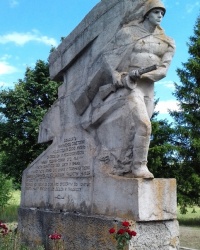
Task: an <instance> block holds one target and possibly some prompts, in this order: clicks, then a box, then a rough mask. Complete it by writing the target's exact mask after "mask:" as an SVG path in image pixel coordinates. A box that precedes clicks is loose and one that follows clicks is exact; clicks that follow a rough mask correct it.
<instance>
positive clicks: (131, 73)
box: [129, 70, 140, 82]
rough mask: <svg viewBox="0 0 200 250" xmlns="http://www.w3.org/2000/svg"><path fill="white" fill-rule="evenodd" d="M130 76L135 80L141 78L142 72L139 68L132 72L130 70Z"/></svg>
mask: <svg viewBox="0 0 200 250" xmlns="http://www.w3.org/2000/svg"><path fill="white" fill-rule="evenodd" d="M129 77H130V79H131V80H132V81H134V82H135V81H137V79H139V78H140V73H139V71H138V70H132V71H131V72H129Z"/></svg>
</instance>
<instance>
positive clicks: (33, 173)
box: [26, 137, 92, 192]
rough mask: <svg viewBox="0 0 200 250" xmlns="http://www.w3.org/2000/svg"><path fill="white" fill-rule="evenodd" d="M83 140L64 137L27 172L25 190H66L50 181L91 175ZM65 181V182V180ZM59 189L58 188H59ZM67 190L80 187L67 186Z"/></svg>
mask: <svg viewBox="0 0 200 250" xmlns="http://www.w3.org/2000/svg"><path fill="white" fill-rule="evenodd" d="M87 156H88V148H87V145H86V142H85V140H78V139H77V137H70V138H65V139H64V140H63V142H62V143H61V144H59V145H58V146H57V148H56V149H54V150H53V151H51V152H50V153H49V154H48V155H46V156H44V157H43V159H42V160H41V161H40V162H39V163H38V164H37V165H35V166H34V168H33V169H32V170H30V171H29V173H28V174H27V176H26V177H27V182H26V190H41V191H47V190H48V191H66V189H65V187H64V186H62V183H60V184H61V185H58V186H57V185H56V184H57V183H55V184H54V182H52V179H54V178H67V177H69V178H89V177H91V176H92V171H91V162H89V160H88V157H87ZM66 183H67V182H66ZM59 189H60V190H59ZM67 190H68V191H76V192H77V191H80V190H81V186H80V187H75V186H73V187H72V186H70V185H69V186H68V188H67Z"/></svg>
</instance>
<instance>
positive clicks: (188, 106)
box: [171, 17, 200, 208]
mask: <svg viewBox="0 0 200 250" xmlns="http://www.w3.org/2000/svg"><path fill="white" fill-rule="evenodd" d="M188 48H189V54H190V57H189V59H188V61H187V62H186V63H182V66H183V68H182V69H180V68H178V69H177V74H178V76H179V77H180V81H181V84H175V92H174V95H175V97H176V98H177V100H178V101H179V105H180V111H174V112H171V116H172V117H173V118H174V120H175V128H176V135H175V141H176V145H177V146H178V149H179V150H178V168H179V176H177V178H178V179H177V181H178V190H179V202H180V203H181V205H182V207H183V208H186V207H187V205H191V206H194V205H199V206H200V136H199V135H200V17H198V19H197V22H196V24H195V27H194V35H193V36H191V37H190V38H189V43H188Z"/></svg>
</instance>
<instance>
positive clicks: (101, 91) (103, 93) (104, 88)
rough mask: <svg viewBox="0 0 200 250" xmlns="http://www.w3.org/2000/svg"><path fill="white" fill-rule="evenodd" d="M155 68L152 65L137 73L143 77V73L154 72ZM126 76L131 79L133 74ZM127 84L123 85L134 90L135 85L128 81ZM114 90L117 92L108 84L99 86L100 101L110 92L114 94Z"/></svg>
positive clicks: (155, 66)
mask: <svg viewBox="0 0 200 250" xmlns="http://www.w3.org/2000/svg"><path fill="white" fill-rule="evenodd" d="M157 68H158V66H157V65H156V64H154V65H152V66H150V67H147V68H143V69H139V70H138V73H139V75H140V76H141V75H143V74H145V73H148V72H150V71H153V70H156V69H157ZM127 76H129V78H130V79H132V78H134V77H135V74H133V73H132V71H131V72H129V74H127ZM125 77H126V76H125ZM125 77H124V78H123V79H124V80H125ZM123 79H122V82H123ZM128 82H129V83H126V84H124V85H126V86H127V87H128V88H129V89H134V87H135V83H132V82H130V81H128ZM116 90H117V87H116V86H115V85H114V84H112V83H108V84H106V85H104V86H101V87H100V88H99V94H100V97H101V99H102V100H105V99H106V98H107V97H108V96H109V95H110V94H111V93H112V92H116Z"/></svg>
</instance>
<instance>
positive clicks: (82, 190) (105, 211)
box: [19, 0, 179, 250]
mask: <svg viewBox="0 0 200 250" xmlns="http://www.w3.org/2000/svg"><path fill="white" fill-rule="evenodd" d="M165 12H166V9H165V7H164V5H163V3H162V2H160V0H134V1H133V0H102V1H100V2H99V3H98V4H97V5H96V6H95V7H94V8H93V9H92V10H91V12H90V13H89V14H88V15H87V16H86V17H85V18H84V19H83V21H82V22H81V23H80V24H79V25H78V26H77V27H76V28H75V30H74V31H72V33H71V34H70V35H69V36H68V37H66V38H65V39H64V41H62V43H61V44H60V45H59V46H58V48H56V50H55V51H54V52H53V53H52V54H51V55H50V57H49V63H50V76H51V78H52V79H54V80H59V81H63V84H62V85H61V86H60V87H59V89H58V100H57V101H56V102H55V103H54V104H53V105H52V107H51V108H50V110H49V111H48V112H47V114H46V115H45V116H44V118H43V121H42V123H41V125H40V131H39V137H38V142H39V143H44V142H52V143H51V145H50V146H49V147H48V148H47V150H46V151H44V152H43V153H42V154H41V155H40V156H39V157H38V158H37V159H35V160H34V161H33V162H32V163H31V164H30V166H29V167H28V168H27V169H26V170H25V171H24V174H23V180H22V199H21V205H20V209H19V231H20V232H21V233H22V240H23V241H24V242H25V243H26V244H27V245H29V246H31V247H32V248H33V249H34V247H35V246H36V245H37V244H44V245H45V247H46V249H51V246H50V245H49V242H47V241H46V236H47V235H48V234H51V233H52V232H53V231H55V229H56V230H59V233H61V234H62V235H63V237H64V241H65V242H66V248H67V247H69V246H70V249H71V250H76V249H77V250H80V249H84V250H94V249H102V250H103V249H110V250H112V249H113V250H114V249H115V243H114V242H112V241H111V239H110V235H109V234H108V230H109V228H110V227H112V225H113V223H114V224H116V225H119V224H120V222H121V221H122V220H125V219H126V220H131V221H134V223H135V227H136V231H137V233H138V234H137V235H138V236H137V237H136V238H135V239H134V240H133V241H132V242H131V243H130V246H129V250H132V249H136V250H139V249H150V250H151V249H152V250H156V249H163V250H165V249H166V250H167V249H178V246H179V240H178V223H177V220H176V181H175V180H174V179H154V176H153V174H152V173H150V172H149V170H148V167H147V154H148V149H149V143H150V135H151V122H150V118H151V116H152V113H153V109H154V101H153V96H154V82H156V81H158V80H160V79H162V78H163V77H165V75H166V73H167V70H168V68H169V65H170V62H171V60H172V57H173V55H174V50H175V44H174V41H173V39H171V38H170V37H168V36H166V35H165V33H164V31H163V29H162V28H161V27H160V23H161V21H162V18H163V17H164V15H165ZM161 167H162V166H161ZM97 228H98V229H97Z"/></svg>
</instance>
